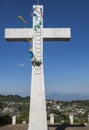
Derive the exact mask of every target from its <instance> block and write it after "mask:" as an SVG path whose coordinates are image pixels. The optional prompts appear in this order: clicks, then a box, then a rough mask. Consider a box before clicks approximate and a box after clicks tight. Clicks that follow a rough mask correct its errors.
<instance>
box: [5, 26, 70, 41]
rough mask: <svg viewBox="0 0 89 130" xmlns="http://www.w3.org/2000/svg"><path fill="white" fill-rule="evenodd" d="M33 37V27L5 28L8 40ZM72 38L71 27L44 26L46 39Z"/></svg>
mask: <svg viewBox="0 0 89 130" xmlns="http://www.w3.org/2000/svg"><path fill="white" fill-rule="evenodd" d="M28 38H29V39H32V38H33V29H29V28H21V29H17V28H12V29H8V28H7V29H5V39H6V40H7V41H27V39H28ZM70 38H71V30H70V28H44V29H43V40H44V41H67V40H70Z"/></svg>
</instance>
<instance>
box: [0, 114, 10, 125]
mask: <svg viewBox="0 0 89 130" xmlns="http://www.w3.org/2000/svg"><path fill="white" fill-rule="evenodd" d="M11 122H12V119H11V117H10V116H9V115H5V116H0V126H2V125H7V124H11Z"/></svg>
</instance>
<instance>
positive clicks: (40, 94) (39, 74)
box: [5, 5, 71, 130]
mask: <svg viewBox="0 0 89 130" xmlns="http://www.w3.org/2000/svg"><path fill="white" fill-rule="evenodd" d="M70 38H71V31H70V28H43V6H42V5H34V6H33V29H32V28H31V29H29V28H21V29H16V28H15V29H14V28H12V29H8V28H7V29H5V39H6V40H7V41H27V39H29V40H32V41H33V48H32V49H33V54H34V57H35V58H36V60H41V62H42V63H41V64H40V65H39V66H38V65H34V64H33V65H32V80H31V95H30V97H31V100H30V112H29V113H30V115H29V125H28V130H47V117H46V105H45V104H46V102H45V85H44V72H43V41H67V40H70Z"/></svg>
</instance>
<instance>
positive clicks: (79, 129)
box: [0, 124, 89, 130]
mask: <svg viewBox="0 0 89 130" xmlns="http://www.w3.org/2000/svg"><path fill="white" fill-rule="evenodd" d="M27 128H28V126H27V124H17V125H7V126H2V127H0V130H27ZM48 130H89V124H87V125H86V126H85V125H82V124H81V125H79V124H77V125H76V124H75V125H68V124H61V125H60V124H55V125H48Z"/></svg>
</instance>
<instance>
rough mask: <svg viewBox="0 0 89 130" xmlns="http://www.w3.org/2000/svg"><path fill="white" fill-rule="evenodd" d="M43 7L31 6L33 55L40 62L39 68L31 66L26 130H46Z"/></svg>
mask: <svg viewBox="0 0 89 130" xmlns="http://www.w3.org/2000/svg"><path fill="white" fill-rule="evenodd" d="M42 30H43V6H41V5H36V6H35V5H34V6H33V54H34V57H35V58H36V60H38V61H39V60H41V62H42V64H41V65H40V66H34V65H32V79H31V95H30V96H31V100H30V112H29V126H28V130H47V117H46V102H45V87H44V86H45V85H44V72H43V37H42V36H43V35H42V32H43V31H42Z"/></svg>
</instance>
